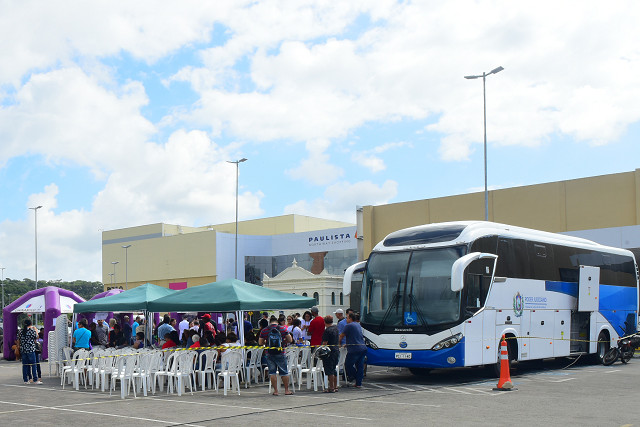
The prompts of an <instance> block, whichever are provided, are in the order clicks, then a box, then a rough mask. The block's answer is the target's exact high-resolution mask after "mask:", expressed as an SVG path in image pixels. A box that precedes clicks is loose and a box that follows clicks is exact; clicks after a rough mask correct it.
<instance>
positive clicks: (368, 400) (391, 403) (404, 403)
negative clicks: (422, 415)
mask: <svg viewBox="0 0 640 427" xmlns="http://www.w3.org/2000/svg"><path fill="white" fill-rule="evenodd" d="M352 402H367V403H369V402H370V403H387V404H389V405H408V406H425V407H429V408H439V407H440V405H429V404H426V403H407V402H388V401H386V400H371V399H354V400H352Z"/></svg>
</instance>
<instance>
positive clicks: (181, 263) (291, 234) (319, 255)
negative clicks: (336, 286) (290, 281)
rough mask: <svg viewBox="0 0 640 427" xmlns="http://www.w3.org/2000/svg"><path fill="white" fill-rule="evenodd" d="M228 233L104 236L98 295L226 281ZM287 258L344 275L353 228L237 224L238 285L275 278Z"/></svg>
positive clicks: (301, 220) (224, 229)
mask: <svg viewBox="0 0 640 427" xmlns="http://www.w3.org/2000/svg"><path fill="white" fill-rule="evenodd" d="M235 230H236V224H235V222H232V223H226V224H219V225H208V226H203V227H186V226H180V225H171V224H163V223H158V224H149V225H141V226H136V227H128V228H123V229H118V230H108V231H104V232H103V233H102V282H103V283H104V284H105V289H110V288H122V289H124V288H127V287H128V288H132V287H135V286H138V285H141V284H143V283H148V282H149V283H153V284H155V285H159V286H165V287H169V288H172V289H183V288H185V287H191V286H197V285H202V284H205V283H211V282H215V281H217V280H222V279H227V278H233V277H235V262H234V255H235V242H236V239H235V237H236V236H235ZM128 245H131V246H129V247H128V248H124V246H128ZM294 258H296V259H297V260H298V262H299V263H300V264H301V265H304V266H305V268H308V269H309V270H313V269H316V270H318V271H321V270H324V269H325V268H326V269H329V270H332V271H340V270H341V269H342V271H343V270H344V268H346V266H348V265H350V264H352V263H354V262H356V258H357V252H356V237H355V225H354V224H350V223H345V222H340V221H332V220H325V219H320V218H313V217H308V216H302V215H283V216H278V217H271V218H262V219H256V220H249V221H240V222H239V223H238V258H237V265H238V279H240V280H246V281H250V282H251V283H259V282H260V280H261V279H262V277H263V274H265V273H266V274H269V275H271V276H275V275H276V274H278V273H279V272H281V271H282V270H284V269H285V268H287V267H288V266H290V265H291V261H292V260H293V259H294ZM245 273H247V275H245ZM254 279H255V280H254Z"/></svg>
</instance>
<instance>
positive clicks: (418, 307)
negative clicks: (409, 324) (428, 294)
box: [409, 277, 429, 328]
mask: <svg viewBox="0 0 640 427" xmlns="http://www.w3.org/2000/svg"><path fill="white" fill-rule="evenodd" d="M414 301H415V303H416V311H417V313H418V316H419V317H420V320H421V321H422V325H423V326H424V327H425V328H427V327H428V326H429V325H428V323H427V321H426V320H425V318H424V316H423V314H422V310H420V305H419V304H418V301H416V297H415V296H414V295H413V277H412V278H411V291H409V312H413V303H414Z"/></svg>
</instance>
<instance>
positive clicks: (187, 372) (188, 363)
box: [167, 351, 197, 396]
mask: <svg viewBox="0 0 640 427" xmlns="http://www.w3.org/2000/svg"><path fill="white" fill-rule="evenodd" d="M196 355H197V353H196V352H195V351H184V352H179V353H178V355H177V356H176V362H174V366H176V369H175V370H173V371H172V372H170V373H169V386H170V390H171V392H173V384H174V381H175V383H176V387H177V388H178V396H182V390H183V389H184V385H183V382H182V381H183V380H182V379H183V378H186V379H187V380H188V381H189V383H188V384H189V390H190V391H191V394H193V383H194V382H195V378H194V375H195V371H194V369H193V363H194V360H195V358H196ZM168 392H169V390H167V393H168Z"/></svg>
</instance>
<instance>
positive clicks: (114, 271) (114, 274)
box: [111, 261, 119, 286]
mask: <svg viewBox="0 0 640 427" xmlns="http://www.w3.org/2000/svg"><path fill="white" fill-rule="evenodd" d="M111 264H113V286H115V285H116V264H119V261H111Z"/></svg>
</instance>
